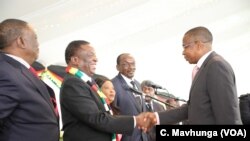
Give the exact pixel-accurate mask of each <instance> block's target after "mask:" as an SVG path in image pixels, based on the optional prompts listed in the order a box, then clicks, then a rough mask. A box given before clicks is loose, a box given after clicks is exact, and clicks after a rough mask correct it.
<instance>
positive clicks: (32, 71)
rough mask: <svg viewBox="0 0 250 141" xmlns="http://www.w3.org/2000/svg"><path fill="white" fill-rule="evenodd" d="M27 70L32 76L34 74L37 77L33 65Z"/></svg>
mask: <svg viewBox="0 0 250 141" xmlns="http://www.w3.org/2000/svg"><path fill="white" fill-rule="evenodd" d="M29 70H30V72H31V73H32V74H33V75H34V76H36V77H37V78H39V76H38V75H37V71H36V70H35V69H34V68H33V67H31V66H30V68H29Z"/></svg>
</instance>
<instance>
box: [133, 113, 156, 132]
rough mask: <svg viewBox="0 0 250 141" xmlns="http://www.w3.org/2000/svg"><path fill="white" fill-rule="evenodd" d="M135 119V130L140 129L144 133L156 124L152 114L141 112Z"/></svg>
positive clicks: (154, 116)
mask: <svg viewBox="0 0 250 141" xmlns="http://www.w3.org/2000/svg"><path fill="white" fill-rule="evenodd" d="M135 118H136V126H137V128H139V129H142V130H143V131H144V132H147V131H148V130H149V129H150V128H152V127H153V126H154V125H156V123H157V119H156V114H155V113H152V112H143V113H141V114H139V115H137V116H136V117H135Z"/></svg>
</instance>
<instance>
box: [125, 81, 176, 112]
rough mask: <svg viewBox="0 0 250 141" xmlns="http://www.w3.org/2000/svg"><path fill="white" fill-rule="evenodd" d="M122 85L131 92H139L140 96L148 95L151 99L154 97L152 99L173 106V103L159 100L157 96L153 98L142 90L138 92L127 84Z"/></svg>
mask: <svg viewBox="0 0 250 141" xmlns="http://www.w3.org/2000/svg"><path fill="white" fill-rule="evenodd" d="M123 87H124V88H125V89H126V90H129V91H132V92H133V93H136V94H139V95H141V96H143V97H149V98H151V99H154V100H156V101H159V102H161V103H163V104H165V105H167V106H170V107H173V108H174V106H173V105H170V104H168V103H166V102H164V101H161V100H159V99H157V98H155V97H153V96H150V95H147V94H145V93H143V92H140V91H138V90H135V89H134V88H131V87H129V86H127V85H123Z"/></svg>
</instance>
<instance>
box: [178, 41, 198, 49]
mask: <svg viewBox="0 0 250 141" xmlns="http://www.w3.org/2000/svg"><path fill="white" fill-rule="evenodd" d="M196 42H197V41H193V42H190V43H187V44H183V45H182V46H183V48H187V47H189V46H190V45H192V44H193V43H196Z"/></svg>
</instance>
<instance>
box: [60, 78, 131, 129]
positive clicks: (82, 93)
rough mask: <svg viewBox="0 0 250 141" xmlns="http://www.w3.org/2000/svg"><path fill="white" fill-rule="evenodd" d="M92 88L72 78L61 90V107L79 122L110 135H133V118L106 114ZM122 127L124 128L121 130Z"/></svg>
mask: <svg viewBox="0 0 250 141" xmlns="http://www.w3.org/2000/svg"><path fill="white" fill-rule="evenodd" d="M94 94H95V93H93V92H92V91H91V90H90V88H89V87H88V86H87V85H86V84H85V83H83V82H82V81H81V80H80V79H76V78H70V79H68V80H66V81H65V83H64V86H63V88H62V90H61V105H62V106H64V107H65V108H66V109H67V110H68V111H70V112H71V114H72V115H73V116H74V117H76V118H77V119H78V120H80V121H81V122H83V124H87V125H88V126H91V127H92V128H96V129H97V130H102V131H105V132H110V133H123V134H131V133H132V131H133V129H134V127H133V126H134V121H133V117H128V116H111V115H110V114H108V113H107V112H105V111H104V110H103V109H102V108H101V106H102V105H100V102H99V103H98V102H97V101H98V98H99V97H96V96H93V95H94ZM121 127H122V128H121Z"/></svg>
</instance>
